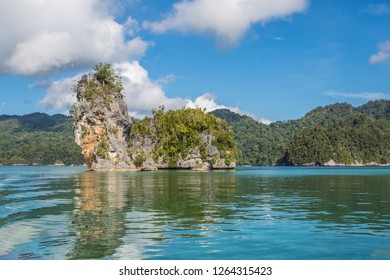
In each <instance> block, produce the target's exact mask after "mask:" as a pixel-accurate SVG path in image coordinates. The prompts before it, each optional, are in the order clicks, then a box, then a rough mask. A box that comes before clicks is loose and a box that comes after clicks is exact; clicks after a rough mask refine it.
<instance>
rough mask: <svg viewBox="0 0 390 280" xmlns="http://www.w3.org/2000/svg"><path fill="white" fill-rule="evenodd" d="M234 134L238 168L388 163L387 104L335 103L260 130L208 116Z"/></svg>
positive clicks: (226, 114) (231, 116)
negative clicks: (333, 162) (243, 166)
mask: <svg viewBox="0 0 390 280" xmlns="http://www.w3.org/2000/svg"><path fill="white" fill-rule="evenodd" d="M212 114H214V115H215V116H217V117H220V118H222V119H224V120H225V121H226V122H228V123H229V124H230V125H231V126H232V128H233V131H234V133H235V134H234V135H235V140H236V141H237V147H238V163H239V164H241V165H273V164H283V165H301V164H318V165H322V164H324V163H326V162H328V161H330V160H334V161H335V162H336V163H340V164H353V163H364V164H370V163H373V162H375V163H377V164H389V163H390V155H389V151H390V101H389V100H378V101H370V102H368V103H366V104H364V105H362V106H359V107H353V106H352V105H350V104H347V103H336V104H332V105H328V106H325V107H317V108H315V109H314V110H312V111H310V112H308V113H307V114H306V115H305V116H304V117H302V118H300V119H297V120H290V121H286V122H273V123H271V124H270V125H265V124H262V123H259V122H257V121H255V120H254V119H253V118H251V117H248V116H240V115H239V114H236V113H233V112H230V111H228V110H225V109H222V110H216V111H214V112H212Z"/></svg>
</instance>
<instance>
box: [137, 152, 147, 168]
mask: <svg viewBox="0 0 390 280" xmlns="http://www.w3.org/2000/svg"><path fill="white" fill-rule="evenodd" d="M145 160H146V157H145V155H144V154H142V153H141V154H138V155H137V156H136V157H135V159H134V164H135V166H136V167H141V166H142V164H143V163H144V162H145Z"/></svg>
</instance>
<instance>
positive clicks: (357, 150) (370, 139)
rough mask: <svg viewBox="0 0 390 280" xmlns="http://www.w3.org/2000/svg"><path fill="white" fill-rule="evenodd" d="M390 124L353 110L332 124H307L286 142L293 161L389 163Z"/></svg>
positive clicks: (302, 162) (299, 162) (298, 162)
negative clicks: (310, 125) (313, 125)
mask: <svg viewBox="0 0 390 280" xmlns="http://www.w3.org/2000/svg"><path fill="white" fill-rule="evenodd" d="M389 139H390V125H389V123H388V122H387V121H385V120H377V119H374V118H373V117H371V116H367V115H364V114H359V113H353V114H351V115H349V116H347V117H345V118H342V119H341V120H340V121H338V122H337V123H336V124H335V125H334V126H326V127H309V128H306V129H303V130H301V131H299V132H298V133H297V134H296V135H295V137H294V139H293V140H292V141H291V142H290V144H289V146H288V150H287V152H288V154H289V160H290V161H291V162H292V163H294V164H298V165H300V164H304V163H308V162H316V163H317V164H319V165H322V164H323V163H324V162H326V161H329V160H331V159H332V160H334V161H335V162H336V163H346V164H351V163H354V162H360V163H370V162H376V163H378V164H385V163H390V153H389V151H390V142H389Z"/></svg>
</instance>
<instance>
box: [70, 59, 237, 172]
mask: <svg viewBox="0 0 390 280" xmlns="http://www.w3.org/2000/svg"><path fill="white" fill-rule="evenodd" d="M75 92H76V95H77V103H76V104H75V107H74V108H73V115H74V116H75V123H74V135H75V142H76V144H77V145H79V146H80V147H81V151H82V154H83V156H84V159H85V162H86V164H87V166H88V168H89V169H90V170H131V171H135V170H145V171H153V170H158V169H167V168H176V169H192V170H210V169H232V168H235V167H236V148H235V143H234V140H233V136H232V132H231V130H230V129H229V128H228V127H227V125H226V123H225V122H224V121H222V120H220V119H218V118H216V117H214V116H211V115H208V114H206V113H205V112H204V111H202V110H201V109H181V110H175V111H173V110H171V111H167V112H165V111H164V108H163V107H161V108H159V109H158V110H154V111H153V118H145V119H144V120H142V121H138V122H136V123H135V124H133V123H132V121H131V118H130V117H129V115H128V111H127V106H126V103H125V102H124V100H123V94H122V83H121V80H120V78H119V77H118V76H117V75H116V74H115V73H114V71H113V70H112V68H111V66H110V65H108V64H107V65H102V64H100V65H97V66H95V68H94V72H93V73H92V74H90V75H89V76H87V75H84V76H83V77H82V78H81V79H80V80H79V82H78V83H77V85H76V86H75Z"/></svg>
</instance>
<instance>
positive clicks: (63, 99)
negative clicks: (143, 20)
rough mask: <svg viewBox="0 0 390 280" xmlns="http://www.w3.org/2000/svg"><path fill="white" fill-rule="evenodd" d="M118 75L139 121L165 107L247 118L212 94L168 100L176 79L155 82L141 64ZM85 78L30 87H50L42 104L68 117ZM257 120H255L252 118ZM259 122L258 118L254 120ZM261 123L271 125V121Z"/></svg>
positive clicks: (125, 66)
mask: <svg viewBox="0 0 390 280" xmlns="http://www.w3.org/2000/svg"><path fill="white" fill-rule="evenodd" d="M113 68H114V70H115V72H116V73H117V74H118V75H119V76H120V77H121V78H122V83H123V87H124V92H125V94H124V100H125V102H126V103H127V107H128V110H129V114H130V115H131V116H133V117H136V118H143V117H145V116H147V115H151V111H152V110H153V109H156V108H158V107H159V106H161V105H164V106H165V108H166V109H168V110H170V109H179V108H183V107H186V108H201V109H205V110H206V112H211V111H214V110H217V109H229V110H230V111H232V112H236V113H239V114H246V115H250V116H252V115H251V114H248V113H245V112H243V111H241V110H240V109H239V108H238V107H230V106H225V105H222V104H218V103H217V102H216V97H215V96H214V95H213V94H211V93H205V94H203V95H201V96H199V97H197V98H195V100H191V99H188V98H181V97H173V98H171V97H168V96H166V94H165V92H164V89H163V86H164V85H165V84H166V83H169V82H170V81H172V80H173V79H174V76H173V75H167V76H166V77H163V78H160V79H156V80H153V79H151V78H150V77H149V73H148V71H147V70H146V69H145V68H143V67H142V66H141V65H140V63H139V62H138V61H136V60H135V61H132V62H122V63H116V64H114V65H113ZM82 75H83V74H78V75H76V76H74V77H71V78H64V79H61V80H57V81H50V80H42V81H38V82H35V83H33V84H31V85H30V87H31V88H41V87H47V90H46V95H45V97H44V98H43V99H42V100H40V104H41V105H42V106H43V108H44V110H45V111H50V112H60V113H67V110H68V108H69V107H70V106H71V105H72V104H73V103H75V102H76V96H75V93H74V92H73V86H74V85H75V84H76V82H77V80H79V79H80V77H81V76H82ZM252 117H254V116H252ZM254 118H255V117H254ZM258 121H260V122H263V123H266V124H269V123H270V122H271V121H270V120H268V119H264V118H261V119H258Z"/></svg>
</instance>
